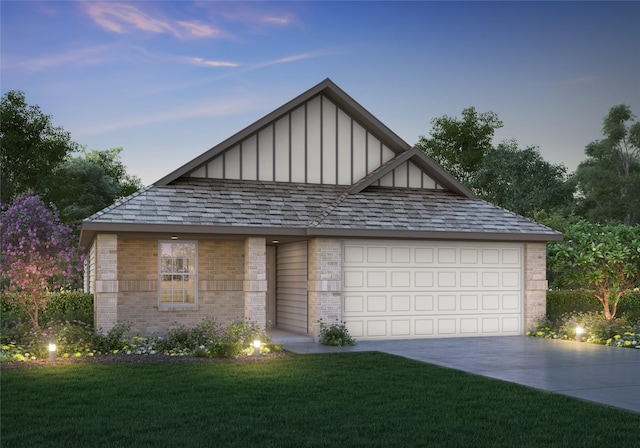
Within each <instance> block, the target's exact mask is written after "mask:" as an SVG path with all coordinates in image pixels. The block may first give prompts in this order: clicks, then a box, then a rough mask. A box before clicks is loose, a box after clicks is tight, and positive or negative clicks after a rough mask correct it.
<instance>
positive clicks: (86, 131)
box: [73, 95, 262, 138]
mask: <svg viewBox="0 0 640 448" xmlns="http://www.w3.org/2000/svg"><path fill="white" fill-rule="evenodd" d="M261 107H262V104H261V102H259V101H257V98H256V97H255V95H246V96H244V97H242V98H230V99H226V100H214V101H207V102H204V103H200V104H191V105H189V106H185V107H182V108H180V109H173V108H172V109H169V110H164V111H162V112H157V113H142V114H140V115H137V116H131V117H128V118H125V119H123V120H118V121H113V122H110V123H108V122H103V121H102V122H100V124H96V125H94V126H88V127H84V128H82V129H77V130H75V131H74V132H73V135H74V138H77V137H87V136H90V135H96V134H102V133H105V132H114V131H120V130H122V129H129V128H136V127H140V126H147V125H153V124H157V123H166V122H169V121H180V120H186V119H191V118H199V117H219V116H228V115H237V114H242V113H246V112H251V111H254V110H257V109H260V108H261Z"/></svg>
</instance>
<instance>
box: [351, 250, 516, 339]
mask: <svg viewBox="0 0 640 448" xmlns="http://www.w3.org/2000/svg"><path fill="white" fill-rule="evenodd" d="M496 246H497V247H496ZM522 252H523V246H522V245H521V244H518V243H503V244H491V243H446V242H412V243H408V242H393V241H388V242H386V243H383V242H380V241H375V242H373V241H372V242H370V243H369V242H366V241H365V242H363V241H345V242H344V245H343V290H344V292H343V320H344V321H345V322H346V324H347V328H349V331H350V332H351V334H352V335H353V336H354V337H359V338H361V339H384V338H421V337H455V336H476V335H477V336H481V335H500V334H520V333H521V332H522V321H523V316H522V313H523V298H524V293H523V291H522V284H523V282H522V275H523V270H522Z"/></svg>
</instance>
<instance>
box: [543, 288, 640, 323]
mask: <svg viewBox="0 0 640 448" xmlns="http://www.w3.org/2000/svg"><path fill="white" fill-rule="evenodd" d="M572 311H576V312H585V313H586V312H601V311H602V304H601V303H600V302H599V301H598V299H596V298H595V297H594V296H593V294H592V293H591V292H589V291H582V290H565V289H553V290H549V291H547V318H549V319H550V320H551V321H555V320H557V319H559V318H560V316H562V315H563V314H564V313H568V312H572ZM622 315H625V316H626V317H627V318H628V319H629V320H631V321H632V322H636V321H637V320H638V319H640V290H635V291H632V292H630V293H627V294H625V295H624V296H622V298H621V299H620V302H618V310H617V312H616V317H621V316H622Z"/></svg>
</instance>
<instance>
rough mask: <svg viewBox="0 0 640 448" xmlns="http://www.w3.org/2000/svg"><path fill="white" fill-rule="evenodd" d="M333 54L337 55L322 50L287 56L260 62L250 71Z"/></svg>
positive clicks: (330, 51)
mask: <svg viewBox="0 0 640 448" xmlns="http://www.w3.org/2000/svg"><path fill="white" fill-rule="evenodd" d="M331 54H335V52H334V51H332V50H320V51H312V52H309V53H300V54H294V55H291V56H285V57H283V58H279V59H273V60H271V61H264V62H259V63H257V64H255V65H253V66H251V67H250V69H251V70H253V69H257V68H263V67H269V66H271V65H278V64H288V63H289V62H296V61H301V60H303V59H313V58H318V57H322V56H329V55H331Z"/></svg>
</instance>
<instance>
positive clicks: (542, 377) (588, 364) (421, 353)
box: [276, 336, 640, 413]
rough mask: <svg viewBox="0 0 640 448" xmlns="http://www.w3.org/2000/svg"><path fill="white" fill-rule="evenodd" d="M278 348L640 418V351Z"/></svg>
mask: <svg viewBox="0 0 640 448" xmlns="http://www.w3.org/2000/svg"><path fill="white" fill-rule="evenodd" d="M276 339H277V338H276ZM281 343H282V344H283V345H284V348H285V350H288V351H290V352H293V353H300V354H307V353H330V352H361V351H379V352H384V353H389V354H392V355H397V356H403V357H405V358H409V359H414V360H417V361H421V362H427V363H430V364H435V365H438V366H442V367H449V368H452V369H457V370H462V371H465V372H469V373H473V374H476V375H481V376H486V377H489V378H496V379H499V380H503V381H509V382H512V383H517V384H522V385H524V386H528V387H532V388H534V389H540V390H543V391H547V392H552V393H558V394H563V395H568V396H571V397H575V398H579V399H582V400H587V401H593V402H596V403H600V404H603V405H607V406H613V407H617V408H621V409H626V410H629V411H632V412H637V413H640V349H630V348H617V347H605V346H603V345H596V344H588V343H584V342H583V343H576V342H573V341H558V340H550V339H540V338H531V337H527V336H496V337H478V338H448V339H407V340H393V341H358V342H357V343H356V345H355V346H353V347H325V346H323V345H320V344H316V343H314V342H312V341H311V340H309V341H308V342H299V341H286V340H283V341H282V342H281Z"/></svg>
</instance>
